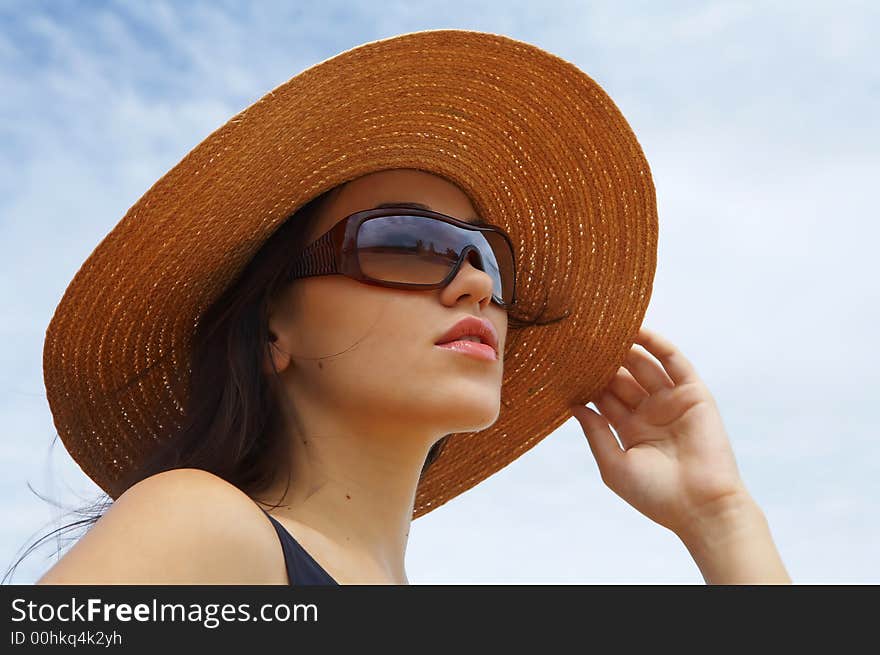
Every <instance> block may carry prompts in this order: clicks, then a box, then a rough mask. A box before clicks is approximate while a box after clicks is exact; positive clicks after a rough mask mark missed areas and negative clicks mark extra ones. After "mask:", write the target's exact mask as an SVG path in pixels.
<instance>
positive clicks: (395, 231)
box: [357, 215, 513, 302]
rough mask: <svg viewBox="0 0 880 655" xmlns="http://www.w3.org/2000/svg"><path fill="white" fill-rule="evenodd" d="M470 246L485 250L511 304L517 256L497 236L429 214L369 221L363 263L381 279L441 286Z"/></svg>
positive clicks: (363, 231) (362, 233)
mask: <svg viewBox="0 0 880 655" xmlns="http://www.w3.org/2000/svg"><path fill="white" fill-rule="evenodd" d="M469 245H470V246H475V247H476V248H477V249H478V250H479V252H480V256H481V259H482V263H483V269H484V270H485V272H486V273H488V274H489V275H490V276H491V277H492V281H493V284H494V293H495V295H496V296H498V297H500V298H501V299H502V300H503V301H504V302H509V301H510V295H511V293H512V284H513V281H512V273H513V258H512V253H511V252H510V247H509V245H508V243H507V241H506V240H505V239H504V237H502V236H501V235H500V234H498V233H497V232H490V231H477V230H466V229H462V228H459V227H456V226H455V225H452V224H451V223H445V222H443V221H440V220H434V219H431V218H427V217H424V216H407V215H394V216H379V217H376V218H371V219H368V220H366V221H364V222H363V223H362V224H361V226H360V229H359V230H358V235H357V253H358V263H359V265H360V268H361V271H362V272H363V273H364V274H365V275H367V276H368V277H371V278H373V279H375V280H384V281H388V282H402V283H406V284H438V283H440V282H442V281H443V280H444V279H445V278H446V276H447V275H448V274H449V271H450V270H452V268H453V267H454V266H455V264H456V262H457V261H458V259H459V257H460V255H461V252H462V251H463V250H464V248H466V247H467V246H469Z"/></svg>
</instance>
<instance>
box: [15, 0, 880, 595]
mask: <svg viewBox="0 0 880 655" xmlns="http://www.w3.org/2000/svg"><path fill="white" fill-rule="evenodd" d="M543 4H544V3H539V2H515V1H512V0H503V1H497V0H486V1H483V2H479V3H478V2H454V1H450V0H444V1H443V2H417V1H414V0H407V1H406V2H383V3H376V2H366V1H359V2H338V1H334V0H322V1H321V2H295V3H294V2H291V3H275V2H260V3H250V2H228V1H227V2H158V1H157V2H138V3H130V2H90V3H74V2H61V1H57V2H25V1H20V2H9V1H3V2H0V89H2V92H0V301H2V307H3V315H2V320H0V331H2V332H0V418H2V424H3V426H4V429H3V432H2V440H0V473H2V475H0V564H2V567H0V568H2V569H3V570H4V571H5V569H6V568H7V567H8V566H9V565H10V564H11V563H12V562H13V561H14V560H15V559H17V557H18V556H19V555H20V554H21V552H23V551H22V549H23V548H24V547H26V546H27V545H29V544H30V543H32V542H33V540H34V539H35V538H36V537H37V536H42V535H44V534H46V533H47V532H48V531H49V530H51V529H53V528H54V527H58V526H59V525H60V524H59V523H57V522H56V523H53V521H58V520H59V519H61V518H63V519H64V521H63V522H64V523H67V522H69V521H71V520H73V518H75V517H72V516H62V514H61V512H60V511H59V510H58V509H57V508H55V507H53V506H52V505H51V504H49V503H47V502H46V501H44V500H42V499H41V498H39V497H38V496H37V495H36V493H35V492H39V493H40V494H41V495H44V496H46V495H48V496H49V497H50V498H53V499H55V500H56V501H58V502H60V503H62V504H63V505H64V506H65V507H77V506H80V505H82V504H84V503H85V502H86V501H90V500H94V499H96V498H97V496H98V493H99V489H98V487H97V486H95V485H94V484H93V483H92V482H91V480H89V479H88V478H87V477H86V476H85V474H84V473H82V471H81V470H80V469H79V467H78V466H77V465H76V464H75V463H74V462H73V461H72V460H71V459H70V457H69V455H67V453H66V451H65V450H64V448H63V445H62V444H61V443H60V441H57V442H56V444H55V447H54V448H53V449H51V450H50V444H51V442H52V439H53V436H54V435H55V430H54V426H53V423H52V418H51V414H50V410H49V406H48V403H47V401H46V396H45V388H44V386H43V375H42V347H43V338H44V336H45V330H46V327H47V326H48V324H49V321H50V319H51V317H52V314H53V313H54V310H55V307H56V306H57V304H58V302H59V301H60V299H61V296H62V295H63V293H64V290H65V289H66V287H67V284H68V282H69V281H70V280H71V279H72V277H73V275H74V274H75V273H76V271H77V270H78V268H79V266H80V264H81V263H82V262H83V261H84V260H85V259H86V258H87V257H88V255H89V254H90V253H91V252H92V250H93V249H94V247H95V246H96V245H97V244H98V243H99V242H100V241H101V239H102V238H103V237H104V235H105V234H106V233H107V232H109V231H110V230H111V229H112V227H113V226H114V225H115V224H116V223H117V222H118V221H119V220H120V219H121V218H122V216H123V215H124V214H125V212H126V210H127V209H128V208H129V207H130V206H131V205H132V204H134V202H135V201H136V200H137V199H138V198H139V197H140V196H141V195H142V194H143V193H144V192H145V191H146V190H147V189H148V188H149V187H150V186H151V185H152V184H153V182H155V181H156V180H157V179H158V178H159V177H161V176H162V175H163V174H164V173H165V172H166V171H167V170H169V169H170V168H171V167H173V166H174V165H175V164H176V163H177V162H178V161H180V159H181V158H182V157H183V156H184V155H185V154H186V153H188V152H189V151H190V150H191V149H192V148H193V147H195V146H196V145H197V144H198V143H199V142H200V141H201V140H202V139H204V138H205V137H206V136H208V134H210V133H211V132H212V131H214V130H215V129H216V128H217V127H219V126H220V125H222V124H223V123H225V122H226V120H228V119H229V118H231V117H232V116H233V115H234V114H235V113H237V112H239V111H240V110H242V109H244V108H245V107H247V106H248V105H250V104H251V103H253V102H255V101H256V100H258V99H259V98H260V97H261V96H262V95H263V94H265V93H267V92H268V91H270V90H271V89H273V88H275V87H276V86H278V85H279V84H281V83H283V82H285V81H287V80H288V79H289V78H290V77H292V76H294V75H296V74H297V73H299V72H300V71H302V70H304V69H305V68H308V67H310V66H312V65H314V64H316V63H318V62H320V61H323V60H324V59H327V58H329V57H332V56H333V55H335V54H338V53H340V52H342V51H344V50H348V49H350V48H353V47H355V46H357V45H359V44H361V43H365V42H368V41H374V40H377V39H382V38H386V37H390V36H394V35H396V34H401V33H405V32H411V31H418V30H426V29H439V28H460V29H472V30H481V31H487V32H493V33H498V34H504V35H506V36H510V37H512V38H515V39H519V40H522V41H526V42H529V43H532V44H534V45H537V46H539V47H541V48H543V49H545V50H548V51H550V52H552V53H554V54H556V55H558V56H560V57H562V58H564V59H566V60H568V61H570V62H572V63H574V64H575V65H577V66H578V67H579V68H580V69H581V70H583V71H584V72H586V73H588V74H589V75H590V76H591V77H593V79H595V80H596V81H597V82H598V83H599V84H600V85H601V86H602V87H603V88H604V89H605V90H606V91H607V92H608V94H609V95H610V96H611V98H612V99H613V100H614V102H615V103H616V104H617V106H618V107H619V108H620V109H621V111H622V112H623V114H624V116H625V117H626V119H627V120H628V121H629V123H630V125H631V126H632V128H633V130H634V131H635V133H636V135H637V137H638V139H639V142H640V143H641V145H642V147H643V149H644V151H645V154H646V156H647V158H648V161H649V163H650V165H651V170H652V174H653V178H654V183H655V186H656V188H657V198H658V211H659V219H660V235H659V246H658V266H657V271H656V275H655V279H654V288H653V294H652V297H651V303H650V305H649V307H648V310H647V314H646V316H645V320H644V324H645V325H646V326H647V327H649V328H652V329H654V330H656V331H657V332H659V333H660V334H662V335H663V336H665V337H666V338H668V339H669V340H671V341H672V342H673V343H674V344H675V345H676V346H677V347H678V348H679V349H680V350H681V351H682V352H683V353H684V354H685V355H686V356H687V357H688V359H689V360H690V361H691V362H692V363H693V364H694V366H695V367H696V369H697V371H698V373H699V374H700V376H701V377H702V379H703V380H704V382H705V383H706V384H707V386H708V388H709V389H710V391H711V393H712V395H713V396H714V398H715V399H716V401H717V404H718V406H719V408H720V411H721V415H722V418H723V420H724V424H725V427H726V429H727V432H728V434H729V436H730V440H731V444H732V446H733V449H734V453H735V455H736V459H737V464H738V466H739V469H740V472H741V475H742V477H743V481H744V483H745V484H746V486H747V488H748V489H749V491H750V493H751V495H752V496H753V497H754V498H755V500H756V501H757V502H758V504H759V505H760V507H761V509H762V510H763V512H764V514H765V516H766V517H767V520H768V522H769V524H770V528H771V532H772V534H773V538H774V541H775V543H776V546H777V548H778V549H779V552H780V555H781V556H782V559H783V561H784V562H785V565H786V568H787V570H788V572H789V574H790V575H791V577H792V579H793V581H794V582H795V583H798V584H838V583H854V584H861V583H874V584H876V583H878V582H880V558H878V557H877V553H878V552H880V482H878V480H880V440H878V435H880V430H878V427H880V413H878V411H880V407H878V403H877V401H876V397H875V393H876V391H877V388H878V371H880V356H878V355H877V350H876V349H875V347H874V345H873V342H874V338H873V337H871V335H872V334H874V335H875V336H876V334H877V327H876V326H877V324H878V322H880V310H878V306H880V303H878V301H880V285H878V282H877V279H878V275H877V271H876V269H877V260H878V253H877V251H876V250H875V244H876V243H877V241H878V237H880V228H878V220H877V219H878V211H877V205H876V195H875V193H876V192H875V191H872V189H876V183H877V180H878V179H880V124H878V117H880V66H878V65H877V62H878V61H880V46H878V41H877V39H876V34H878V33H880V9H878V5H877V3H872V2H852V1H849V2H846V1H844V2H835V3H820V2H797V3H793V2H748V3H745V2H663V3H655V2H624V1H614V2H555V3H554V6H553V11H546V10H545V8H544V7H543ZM591 407H592V405H591ZM55 551H56V543H55V542H52V543H50V544H49V545H46V546H44V547H42V548H41V549H39V550H37V551H36V552H35V553H32V554H31V555H29V556H28V557H27V558H26V559H25V560H24V561H23V563H22V564H21V565H20V566H19V567H18V569H17V570H16V572H15V575H14V576H13V578H12V582H14V583H20V584H28V583H31V582H34V581H35V580H36V579H37V578H39V577H40V575H42V573H43V572H45V571H46V570H47V569H48V568H49V567H50V566H51V565H52V564H53V563H54V561H55ZM406 568H407V575H408V578H409V580H410V582H411V583H412V584H458V583H462V584H513V583H516V584H545V583H546V584H658V583H662V584H702V583H703V578H702V576H701V574H700V571H699V569H698V568H697V566H696V565H695V563H694V562H693V560H692V559H691V557H690V555H689V553H688V551H687V550H686V548H685V547H684V545H683V543H682V542H681V540H680V539H679V538H678V537H677V536H676V535H675V534H674V533H672V532H671V531H669V530H668V529H666V528H664V527H662V526H659V525H657V524H656V523H653V522H652V521H651V520H650V519H648V518H646V517H645V516H643V515H642V514H640V513H639V512H638V511H636V510H635V509H633V508H632V507H631V506H629V505H628V504H627V503H626V502H625V501H623V500H622V499H620V498H619V497H618V496H616V495H615V494H614V493H613V492H612V491H611V490H610V489H609V488H608V487H606V486H605V485H604V484H603V483H602V481H601V479H600V476H599V472H598V467H597V465H596V462H595V460H594V459H593V457H592V455H591V453H590V449H589V446H588V442H587V440H586V438H585V436H584V433H583V430H582V429H581V427H580V425H579V424H578V423H577V421H576V420H575V419H573V418H572V419H570V420H569V421H568V422H566V423H565V424H564V425H562V426H561V427H560V428H559V429H558V430H556V431H555V432H553V433H552V434H551V435H549V436H548V437H547V438H545V439H544V440H543V441H541V442H540V443H539V444H538V445H537V446H535V447H534V448H533V449H532V450H530V451H528V452H527V453H526V454H525V455H523V456H522V457H520V458H519V459H517V460H516V461H514V462H513V463H511V464H510V465H509V466H507V467H506V468H504V469H502V470H501V471H500V472H498V473H496V474H495V475H493V476H491V477H490V478H488V479H486V480H484V481H483V482H482V483H480V484H479V485H477V486H476V487H474V488H472V489H471V490H469V491H467V492H465V493H464V494H462V495H460V496H458V497H457V498H455V499H453V500H452V501H450V502H448V503H447V504H445V505H443V506H441V507H439V508H437V509H436V510H434V511H432V512H431V513H429V514H428V515H426V516H424V517H422V518H419V519H417V520H416V521H414V522H413V524H412V530H411V533H410V537H409V544H408V548H407V559H406Z"/></svg>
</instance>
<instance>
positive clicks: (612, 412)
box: [593, 387, 635, 450]
mask: <svg viewBox="0 0 880 655" xmlns="http://www.w3.org/2000/svg"><path fill="white" fill-rule="evenodd" d="M593 404H594V405H596V407H598V408H599V411H600V412H602V413H601V414H600V415H599V416H601V417H602V418H603V419H607V420H606V422H607V423H608V422H610V424H611V426H612V427H614V429H615V430H616V431H617V436H618V437H620V444H621V445H622V446H623V449H624V450H629V449H630V448H632V447H633V446H634V445H635V444H634V443H632V442H631V441H630V440H629V439H627V438H626V437H625V436H624V435H626V434H627V433H628V432H629V430H628V429H627V425H626V424H627V421H628V420H629V419H630V418H631V417H632V412H631V411H630V409H629V407H627V406H626V405H625V404H624V403H623V401H622V400H620V398H618V397H617V396H616V395H615V394H614V393H613V392H611V391H609V390H608V388H607V387H606V388H605V389H603V390H602V393H600V394H599V395H598V396H596V398H594V399H593Z"/></svg>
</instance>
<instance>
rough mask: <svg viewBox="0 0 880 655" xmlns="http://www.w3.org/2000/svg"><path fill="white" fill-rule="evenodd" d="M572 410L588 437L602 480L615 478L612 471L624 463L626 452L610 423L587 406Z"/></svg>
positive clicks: (574, 407) (576, 406) (576, 407)
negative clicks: (612, 430)
mask: <svg viewBox="0 0 880 655" xmlns="http://www.w3.org/2000/svg"><path fill="white" fill-rule="evenodd" d="M570 409H571V413H572V415H573V416H574V417H575V418H576V419H577V420H578V422H579V423H580V424H581V428H582V429H583V431H584V435H586V437H587V442H588V443H589V444H590V450H591V451H592V452H593V457H594V458H595V459H596V463H597V464H598V465H599V474H600V475H601V476H602V480H603V481H604V480H606V479H607V478H610V477H613V474H612V471H613V470H614V469H615V468H616V467H617V465H618V464H619V463H620V462H621V461H622V459H623V455H624V452H623V449H622V448H621V447H620V444H618V443H617V438H616V437H615V436H614V434H613V433H612V432H611V426H610V425H608V421H607V420H606V419H605V417H603V416H602V415H601V414H599V413H597V412H594V411H593V410H592V409H590V408H589V407H587V406H586V405H572V406H571V408H570Z"/></svg>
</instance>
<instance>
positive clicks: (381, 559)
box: [259, 425, 436, 584]
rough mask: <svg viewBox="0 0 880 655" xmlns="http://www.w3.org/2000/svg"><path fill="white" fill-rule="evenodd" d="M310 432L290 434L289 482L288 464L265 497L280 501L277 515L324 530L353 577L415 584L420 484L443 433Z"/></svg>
mask: <svg viewBox="0 0 880 655" xmlns="http://www.w3.org/2000/svg"><path fill="white" fill-rule="evenodd" d="M323 427H328V426H323ZM310 433H311V434H314V435H315V436H314V437H312V438H303V437H302V436H300V433H297V434H291V435H290V439H291V444H292V448H291V453H290V455H291V461H290V462H289V470H290V480H289V486H288V476H287V474H286V471H285V472H283V473H281V472H279V476H278V478H277V479H276V481H275V482H274V483H273V485H272V487H271V489H270V490H268V491H267V492H264V493H262V494H260V498H259V499H260V500H261V501H263V502H266V503H269V504H270V505H276V504H277V505H279V506H278V507H277V508H276V509H273V510H272V513H273V515H275V516H278V517H281V518H288V519H291V520H293V521H296V522H298V523H300V524H302V525H305V526H307V527H308V528H309V529H310V530H313V531H314V532H316V533H317V538H316V540H315V542H316V543H320V542H324V543H326V544H327V549H328V551H329V554H330V555H332V556H333V557H334V560H337V557H338V560H340V561H342V562H344V564H341V565H340V566H341V570H346V573H349V574H350V575H349V576H348V577H350V578H351V579H370V580H387V581H390V582H393V583H396V584H408V582H407V578H406V572H405V565H404V562H405V556H406V545H407V541H408V537H409V530H410V524H411V522H412V513H413V506H414V503H415V493H416V487H417V485H418V481H419V473H420V472H421V468H422V465H423V464H424V461H425V457H426V455H427V452H428V450H429V448H430V446H431V444H433V443H434V441H436V439H434V438H424V435H422V437H423V438H417V439H414V438H412V435H411V434H410V435H403V434H393V435H390V434H389V433H388V432H387V431H386V432H381V433H380V432H379V431H368V432H364V431H363V430H361V431H359V432H358V433H357V434H354V433H352V432H350V431H348V430H345V429H344V428H343V427H342V426H339V425H336V426H335V429H329V430H325V429H320V430H315V431H310ZM318 435H320V436H318ZM282 468H283V467H282ZM355 584H357V582H355Z"/></svg>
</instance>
